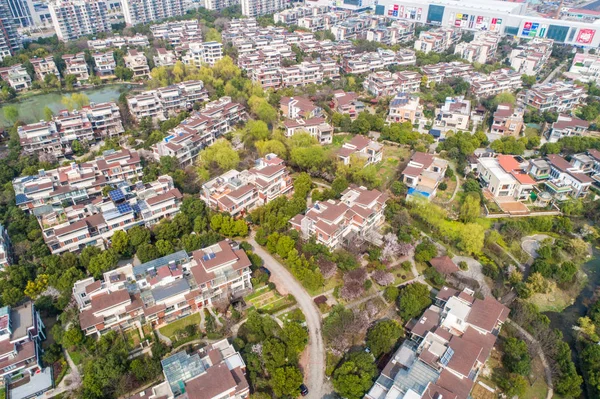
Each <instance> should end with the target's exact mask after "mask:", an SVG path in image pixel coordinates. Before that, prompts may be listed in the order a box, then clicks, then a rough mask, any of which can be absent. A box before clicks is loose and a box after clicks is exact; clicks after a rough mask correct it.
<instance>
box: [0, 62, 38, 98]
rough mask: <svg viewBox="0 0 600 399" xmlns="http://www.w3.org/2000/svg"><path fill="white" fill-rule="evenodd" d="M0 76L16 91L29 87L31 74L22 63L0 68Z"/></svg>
mask: <svg viewBox="0 0 600 399" xmlns="http://www.w3.org/2000/svg"><path fill="white" fill-rule="evenodd" d="M0 77H1V78H2V80H3V81H5V82H6V83H8V84H9V85H10V87H12V88H13V89H15V90H16V91H23V90H28V89H30V88H31V76H29V74H28V73H27V70H26V69H25V67H24V66H23V65H22V64H16V65H12V66H9V67H4V68H0Z"/></svg>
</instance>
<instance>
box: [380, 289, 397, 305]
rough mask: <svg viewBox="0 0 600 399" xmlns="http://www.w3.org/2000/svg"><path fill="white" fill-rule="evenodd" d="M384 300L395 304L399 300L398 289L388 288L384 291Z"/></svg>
mask: <svg viewBox="0 0 600 399" xmlns="http://www.w3.org/2000/svg"><path fill="white" fill-rule="evenodd" d="M383 298H384V299H385V300H386V301H388V302H394V301H395V300H396V298H398V287H395V286H392V287H386V288H385V290H384V291H383Z"/></svg>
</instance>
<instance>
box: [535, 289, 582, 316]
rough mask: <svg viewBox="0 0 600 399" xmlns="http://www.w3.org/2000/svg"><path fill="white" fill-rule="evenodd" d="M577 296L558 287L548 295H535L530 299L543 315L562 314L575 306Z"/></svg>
mask: <svg viewBox="0 0 600 399" xmlns="http://www.w3.org/2000/svg"><path fill="white" fill-rule="evenodd" d="M576 296H577V295H575V296H573V295H572V294H570V293H569V292H568V291H565V290H561V289H560V288H558V287H556V288H554V289H553V290H552V291H551V292H549V293H548V294H533V295H532V296H531V298H529V302H531V303H534V304H535V305H537V307H538V308H539V310H540V312H541V313H543V312H562V311H563V310H564V309H565V308H566V307H568V306H570V305H572V304H573V302H574V301H575V297H576Z"/></svg>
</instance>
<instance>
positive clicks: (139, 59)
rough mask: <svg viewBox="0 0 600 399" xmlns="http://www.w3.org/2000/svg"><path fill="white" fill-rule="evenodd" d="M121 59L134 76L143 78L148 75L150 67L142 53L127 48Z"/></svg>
mask: <svg viewBox="0 0 600 399" xmlns="http://www.w3.org/2000/svg"><path fill="white" fill-rule="evenodd" d="M123 60H124V61H125V67H126V68H129V69H131V70H132V71H133V77H134V78H143V77H147V76H149V75H150V67H149V66H148V60H147V59H146V56H145V55H144V53H141V52H139V51H137V50H129V51H127V55H125V56H124V57H123Z"/></svg>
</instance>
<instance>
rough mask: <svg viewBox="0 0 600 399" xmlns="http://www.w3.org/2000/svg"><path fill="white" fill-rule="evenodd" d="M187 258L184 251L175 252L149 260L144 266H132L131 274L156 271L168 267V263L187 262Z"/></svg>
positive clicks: (137, 274)
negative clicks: (149, 270)
mask: <svg viewBox="0 0 600 399" xmlns="http://www.w3.org/2000/svg"><path fill="white" fill-rule="evenodd" d="M188 259H189V256H188V254H187V252H185V251H183V250H182V251H177V252H175V253H173V254H169V255H167V256H163V257H162V258H158V259H154V260H151V261H150V262H146V263H144V264H141V265H138V266H134V267H133V274H134V275H136V276H139V275H143V274H146V272H147V271H148V269H157V268H159V267H160V266H164V265H168V264H169V262H173V261H175V262H181V261H183V260H188Z"/></svg>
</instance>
